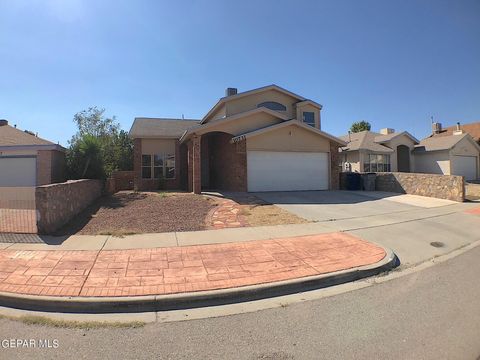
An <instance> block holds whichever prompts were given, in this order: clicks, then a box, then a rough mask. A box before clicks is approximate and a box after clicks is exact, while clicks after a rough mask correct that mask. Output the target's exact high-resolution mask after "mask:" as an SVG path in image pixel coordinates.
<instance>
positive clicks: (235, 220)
mask: <svg viewBox="0 0 480 360" xmlns="http://www.w3.org/2000/svg"><path fill="white" fill-rule="evenodd" d="M218 201H219V204H218V206H217V207H216V208H214V209H212V210H211V211H210V213H209V214H208V216H207V226H208V227H209V228H210V229H226V228H238V227H243V226H248V223H247V221H246V219H245V216H243V215H242V205H240V204H238V203H236V202H235V201H233V200H230V199H220V200H218Z"/></svg>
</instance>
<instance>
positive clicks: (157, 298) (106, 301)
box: [0, 248, 399, 314]
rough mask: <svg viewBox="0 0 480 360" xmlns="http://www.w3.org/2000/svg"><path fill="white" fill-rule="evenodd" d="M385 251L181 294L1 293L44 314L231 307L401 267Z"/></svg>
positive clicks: (3, 300)
mask: <svg viewBox="0 0 480 360" xmlns="http://www.w3.org/2000/svg"><path fill="white" fill-rule="evenodd" d="M383 249H384V250H385V253H386V255H385V257H384V258H383V259H382V260H381V261H379V262H377V263H375V264H371V265H365V266H360V267H356V268H352V269H347V270H341V271H336V272H332V273H328V274H322V275H316V276H309V277H303V278H297V279H292V280H286V281H279V282H274V283H266V284H259V285H249V286H243V287H238V288H231V289H221V290H211V291H201V292H190V293H181V294H169V295H148V296H130V297H126V296H124V297H59V296H37V295H22V294H13V293H6V292H0V306H4V307H9V308H15V309H21V310H30V311H41V312H62V313H88V314H107V313H136V312H152V311H168V310H185V309H192V308H201V307H208V306H218V305H228V304H234V303H240V302H247V301H254V300H260V299H266V298H272V297H277V296H283V295H290V294H294V293H299V292H304V291H309V290H315V289H321V288H326V287H330V286H335V285H340V284H344V283H347V282H352V281H356V280H359V279H362V278H366V277H370V276H373V275H377V274H379V273H382V272H386V271H389V270H391V269H393V268H395V267H396V266H398V265H399V260H398V258H397V256H396V255H395V253H394V252H393V251H392V250H390V249H387V248H383Z"/></svg>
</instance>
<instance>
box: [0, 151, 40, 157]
mask: <svg viewBox="0 0 480 360" xmlns="http://www.w3.org/2000/svg"><path fill="white" fill-rule="evenodd" d="M16 155H34V156H36V155H37V150H7V151H0V156H16Z"/></svg>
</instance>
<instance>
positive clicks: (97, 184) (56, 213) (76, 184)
mask: <svg viewBox="0 0 480 360" xmlns="http://www.w3.org/2000/svg"><path fill="white" fill-rule="evenodd" d="M102 189H103V183H102V182H101V181H100V180H87V179H82V180H70V181H67V182H64V183H58V184H50V185H43V186H37V188H36V190H35V203H36V207H37V228H38V232H39V233H40V234H49V233H52V232H54V231H55V230H57V229H59V228H60V227H62V226H63V225H65V224H66V223H67V222H68V221H70V220H71V219H72V218H73V217H74V216H75V215H77V214H78V213H80V212H81V211H82V210H84V209H85V208H86V207H87V206H88V205H90V204H91V203H92V202H93V201H94V200H95V199H97V198H98V197H99V196H100V195H101V194H102Z"/></svg>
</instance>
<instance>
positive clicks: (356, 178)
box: [345, 172, 361, 190]
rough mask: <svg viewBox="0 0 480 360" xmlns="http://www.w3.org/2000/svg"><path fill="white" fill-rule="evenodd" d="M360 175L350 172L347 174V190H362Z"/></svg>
mask: <svg viewBox="0 0 480 360" xmlns="http://www.w3.org/2000/svg"><path fill="white" fill-rule="evenodd" d="M360 183H361V180H360V174H359V173H354V172H350V173H347V174H346V184H345V187H346V189H347V190H360V185H361V184H360Z"/></svg>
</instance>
